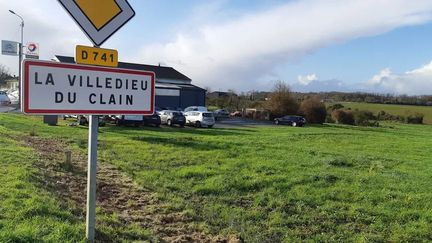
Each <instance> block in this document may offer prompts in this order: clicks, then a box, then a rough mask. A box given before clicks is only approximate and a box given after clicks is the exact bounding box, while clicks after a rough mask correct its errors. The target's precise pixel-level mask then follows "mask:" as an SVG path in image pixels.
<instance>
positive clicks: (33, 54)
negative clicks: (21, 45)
mask: <svg viewBox="0 0 432 243" xmlns="http://www.w3.org/2000/svg"><path fill="white" fill-rule="evenodd" d="M24 54H25V55H26V58H27V57H30V58H32V59H39V44H38V43H34V42H27V45H26V47H25V50H24Z"/></svg>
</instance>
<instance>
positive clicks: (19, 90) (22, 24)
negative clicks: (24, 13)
mask: <svg viewBox="0 0 432 243" xmlns="http://www.w3.org/2000/svg"><path fill="white" fill-rule="evenodd" d="M9 12H10V13H11V14H13V15H15V16H18V18H20V19H21V24H20V26H21V42H20V43H19V50H18V53H19V58H18V60H19V63H18V107H21V65H22V58H23V46H24V45H23V42H24V19H23V17H21V16H20V15H18V14H17V13H15V12H14V11H12V10H9Z"/></svg>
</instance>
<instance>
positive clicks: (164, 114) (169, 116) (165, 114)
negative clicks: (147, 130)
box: [159, 110, 186, 127]
mask: <svg viewBox="0 0 432 243" xmlns="http://www.w3.org/2000/svg"><path fill="white" fill-rule="evenodd" d="M159 113H160V119H161V123H162V124H167V125H168V126H173V125H174V124H178V125H180V126H181V127H184V125H185V123H186V119H185V116H184V115H183V113H181V112H179V111H171V110H164V111H160V112H159Z"/></svg>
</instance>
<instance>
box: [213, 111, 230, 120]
mask: <svg viewBox="0 0 432 243" xmlns="http://www.w3.org/2000/svg"><path fill="white" fill-rule="evenodd" d="M213 114H214V117H215V119H216V120H217V119H221V118H229V117H230V113H229V112H228V111H226V110H224V109H218V110H215V111H214V112H213Z"/></svg>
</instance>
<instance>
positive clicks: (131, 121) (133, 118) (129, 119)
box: [116, 115, 144, 127]
mask: <svg viewBox="0 0 432 243" xmlns="http://www.w3.org/2000/svg"><path fill="white" fill-rule="evenodd" d="M116 118H117V120H116V124H117V125H118V126H127V125H133V126H136V127H139V126H141V125H143V121H144V118H143V116H140V115H121V116H116Z"/></svg>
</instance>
